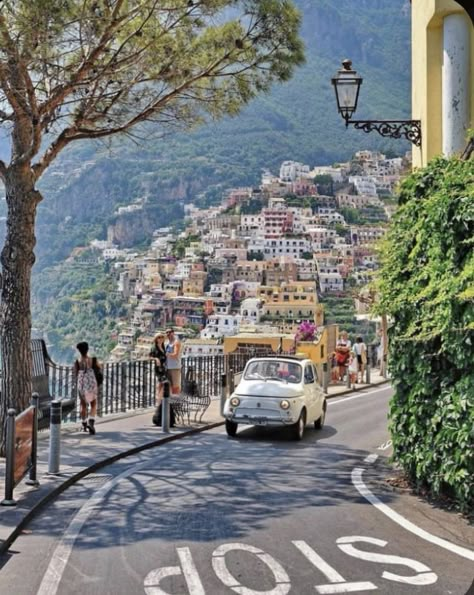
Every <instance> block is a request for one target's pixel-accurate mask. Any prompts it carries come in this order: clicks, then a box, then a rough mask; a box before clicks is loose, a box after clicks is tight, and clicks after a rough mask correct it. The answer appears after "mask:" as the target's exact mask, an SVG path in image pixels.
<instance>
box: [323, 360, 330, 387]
mask: <svg viewBox="0 0 474 595" xmlns="http://www.w3.org/2000/svg"><path fill="white" fill-rule="evenodd" d="M328 385H329V373H328V364H327V362H324V363H323V391H324V394H325V395H327V394H328Z"/></svg>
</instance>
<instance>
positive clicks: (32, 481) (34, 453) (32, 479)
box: [25, 393, 40, 486]
mask: <svg viewBox="0 0 474 595" xmlns="http://www.w3.org/2000/svg"><path fill="white" fill-rule="evenodd" d="M31 400H32V405H33V407H34V412H33V434H32V438H31V467H30V475H29V477H28V479H27V480H26V481H25V483H26V485H29V486H39V484H40V483H39V481H38V479H37V477H36V467H37V460H38V408H39V394H38V393H33V397H32V399H31Z"/></svg>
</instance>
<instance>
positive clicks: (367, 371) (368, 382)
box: [365, 361, 370, 384]
mask: <svg viewBox="0 0 474 595" xmlns="http://www.w3.org/2000/svg"><path fill="white" fill-rule="evenodd" d="M365 381H366V383H367V384H370V363H369V361H367V364H366V368H365Z"/></svg>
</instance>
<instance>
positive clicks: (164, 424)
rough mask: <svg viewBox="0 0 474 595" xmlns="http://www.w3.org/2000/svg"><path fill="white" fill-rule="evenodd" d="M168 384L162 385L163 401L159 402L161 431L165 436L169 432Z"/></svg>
mask: <svg viewBox="0 0 474 595" xmlns="http://www.w3.org/2000/svg"><path fill="white" fill-rule="evenodd" d="M169 396H170V383H169V380H167V381H166V382H164V383H163V400H162V401H161V429H162V430H163V432H164V433H165V434H168V433H169V431H170V399H169Z"/></svg>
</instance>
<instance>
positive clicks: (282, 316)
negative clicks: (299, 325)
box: [257, 281, 323, 326]
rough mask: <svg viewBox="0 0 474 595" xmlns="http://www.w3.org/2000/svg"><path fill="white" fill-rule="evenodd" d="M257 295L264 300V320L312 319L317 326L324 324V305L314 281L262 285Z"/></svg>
mask: <svg viewBox="0 0 474 595" xmlns="http://www.w3.org/2000/svg"><path fill="white" fill-rule="evenodd" d="M257 297H258V298H260V299H261V300H263V302H264V304H263V307H262V315H263V318H262V320H263V321H265V320H267V321H278V320H281V321H284V320H286V321H288V320H292V321H295V322H296V321H298V320H300V321H302V320H310V321H311V322H314V323H315V324H316V325H317V326H321V325H322V324H323V306H322V305H321V304H320V303H319V302H318V295H317V293H316V285H315V283H314V281H295V282H292V283H282V284H281V285H279V286H273V287H272V286H269V285H262V286H261V287H260V289H259V291H258V295H257Z"/></svg>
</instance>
